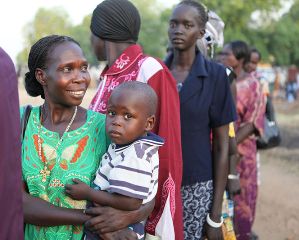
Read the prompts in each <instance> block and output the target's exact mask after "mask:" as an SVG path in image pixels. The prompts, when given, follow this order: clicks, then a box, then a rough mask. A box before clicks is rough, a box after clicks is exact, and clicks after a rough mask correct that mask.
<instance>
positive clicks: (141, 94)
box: [112, 81, 158, 116]
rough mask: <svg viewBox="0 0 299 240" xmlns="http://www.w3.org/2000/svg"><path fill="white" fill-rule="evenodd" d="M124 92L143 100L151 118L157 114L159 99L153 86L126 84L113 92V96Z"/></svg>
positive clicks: (134, 83)
mask: <svg viewBox="0 0 299 240" xmlns="http://www.w3.org/2000/svg"><path fill="white" fill-rule="evenodd" d="M124 90H128V91H130V92H132V93H130V94H129V96H130V95H131V94H132V96H134V97H136V98H138V99H142V100H143V101H142V102H143V103H144V104H145V106H144V107H145V108H147V109H148V115H149V116H151V115H155V114H156V110H157V104H158V97H157V94H156V92H155V91H154V89H153V88H152V87H151V86H149V85H148V84H146V83H143V82H139V81H130V82H124V83H122V84H120V85H119V86H117V87H116V88H115V89H114V90H113V92H112V94H113V93H118V92H119V91H124ZM129 96H128V97H129Z"/></svg>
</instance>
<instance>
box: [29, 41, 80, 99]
mask: <svg viewBox="0 0 299 240" xmlns="http://www.w3.org/2000/svg"><path fill="white" fill-rule="evenodd" d="M64 42H73V43H75V44H77V45H78V46H80V44H79V43H78V42H77V41H75V40H74V39H73V38H71V37H68V36H59V35H50V36H46V37H43V38H41V39H40V40H38V41H37V42H36V43H34V44H33V45H32V47H31V49H30V52H29V57H28V68H29V72H27V73H26V74H25V89H26V91H27V93H28V94H29V95H30V96H32V97H36V96H39V95H40V96H41V97H42V98H45V95H44V90H43V87H42V85H41V84H40V83H39V82H38V81H37V79H36V77H35V71H36V69H37V68H40V69H46V68H47V66H46V65H47V62H48V60H49V56H48V55H49V53H51V51H52V50H53V48H54V47H56V46H57V45H59V44H61V43H64Z"/></svg>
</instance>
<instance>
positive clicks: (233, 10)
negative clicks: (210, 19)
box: [17, 0, 299, 65]
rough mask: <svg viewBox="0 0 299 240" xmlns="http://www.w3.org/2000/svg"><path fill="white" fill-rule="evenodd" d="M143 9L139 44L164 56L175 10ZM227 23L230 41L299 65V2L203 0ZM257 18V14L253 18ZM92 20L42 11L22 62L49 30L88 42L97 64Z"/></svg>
mask: <svg viewBox="0 0 299 240" xmlns="http://www.w3.org/2000/svg"><path fill="white" fill-rule="evenodd" d="M132 1H133V2H134V4H135V5H136V7H137V8H138V9H139V11H140V15H141V22H142V24H141V31H140V35H139V40H138V43H139V44H141V45H142V47H143V48H144V51H145V53H146V54H149V55H152V56H155V57H159V58H163V57H164V56H165V53H166V52H165V51H166V47H167V42H168V37H167V28H168V19H169V16H170V14H171V11H172V8H169V9H165V8H163V7H161V6H160V5H159V3H158V0H147V1H146V4H145V1H144V0H132ZM201 2H202V3H204V4H205V5H206V6H207V8H208V9H211V10H213V11H215V12H216V13H217V14H218V15H219V16H220V17H221V18H222V19H223V21H224V22H225V30H224V37H225V42H228V41H232V40H237V39H239V40H244V41H246V42H248V43H249V44H250V45H252V46H255V47H257V48H258V49H259V50H260V51H261V52H262V56H263V60H265V61H269V59H274V61H275V63H277V64H280V65H288V64H293V63H295V64H297V65H299V41H298V40H297V36H298V35H299V15H298V12H299V0H250V1H244V0H230V1H223V0H201ZM287 2H293V5H292V7H291V9H290V11H289V12H287V13H285V14H284V15H283V16H282V17H281V18H280V19H277V17H276V16H277V14H275V13H277V12H278V11H279V10H280V9H281V7H282V6H284V5H285V3H287ZM253 16H255V17H253ZM90 18H91V15H89V16H86V17H85V18H84V20H83V21H82V23H81V24H79V25H77V26H73V25H72V23H70V21H69V16H68V14H67V13H66V12H65V11H64V10H62V9H57V8H54V9H43V8H41V9H39V10H38V12H37V13H36V15H35V17H34V20H33V21H32V22H30V23H28V24H26V26H25V27H24V39H25V42H24V50H23V51H22V52H21V53H20V54H19V55H18V59H17V61H18V63H20V64H24V63H26V61H27V57H28V52H29V49H30V46H31V45H32V44H33V43H34V42H35V41H36V40H38V39H39V38H41V37H43V36H45V35H48V34H65V35H70V36H72V37H74V38H75V39H76V40H77V41H78V42H79V43H80V44H81V46H82V48H83V50H84V52H85V54H86V57H87V59H88V61H89V62H90V63H91V64H92V65H97V63H98V62H97V60H96V58H95V56H94V54H93V53H92V51H91V46H90V29H89V26H90Z"/></svg>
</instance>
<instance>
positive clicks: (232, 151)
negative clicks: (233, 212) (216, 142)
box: [227, 137, 240, 198]
mask: <svg viewBox="0 0 299 240" xmlns="http://www.w3.org/2000/svg"><path fill="white" fill-rule="evenodd" d="M238 162H239V158H238V150H237V142H236V138H235V137H229V177H228V180H227V189H228V192H229V195H230V198H232V197H233V196H234V195H235V194H238V193H239V192H240V180H239V179H238V172H237V164H238Z"/></svg>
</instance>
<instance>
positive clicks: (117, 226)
mask: <svg viewBox="0 0 299 240" xmlns="http://www.w3.org/2000/svg"><path fill="white" fill-rule="evenodd" d="M130 212H132V211H130ZM130 212H129V211H121V210H117V209H114V208H111V207H107V206H105V207H102V206H97V207H93V208H88V209H86V212H85V213H86V214H88V215H90V216H93V217H92V218H91V219H90V220H88V221H87V222H86V223H85V226H86V227H87V228H88V229H89V230H90V231H92V232H94V233H97V234H103V233H108V232H115V231H118V230H121V229H124V228H126V227H127V226H128V225H130V224H131V222H130V217H129V214H130Z"/></svg>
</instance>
